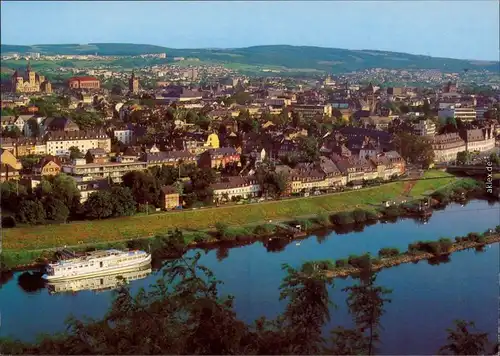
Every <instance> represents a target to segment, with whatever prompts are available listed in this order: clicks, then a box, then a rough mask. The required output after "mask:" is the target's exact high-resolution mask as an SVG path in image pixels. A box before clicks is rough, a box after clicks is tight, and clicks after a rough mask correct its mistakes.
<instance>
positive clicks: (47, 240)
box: [2, 171, 457, 251]
mask: <svg viewBox="0 0 500 356" xmlns="http://www.w3.org/2000/svg"><path fill="white" fill-rule="evenodd" d="M439 177H442V178H439ZM424 178H431V179H428V180H426V179H422V180H419V181H417V183H416V184H415V186H414V187H413V188H412V191H414V192H416V193H415V194H413V195H411V196H408V197H407V198H409V199H415V198H418V197H420V196H421V193H422V192H426V191H429V190H430V191H433V190H435V189H437V188H439V187H441V186H443V185H446V184H449V183H451V182H453V181H455V180H457V178H456V177H455V176H453V175H450V174H447V173H444V172H438V171H429V172H426V175H425V176H424ZM405 188H406V184H405V182H403V181H397V182H392V183H387V184H384V185H381V186H376V187H369V188H364V189H361V190H355V191H347V192H340V193H333V194H328V195H320V196H311V197H301V198H292V199H286V200H278V201H269V202H263V203H256V204H247V205H236V206H221V207H211V208H204V209H199V210H189V211H175V212H166V213H159V214H151V215H136V216H131V217H122V218H116V219H107V220H94V221H79V222H72V223H69V224H53V225H42V226H28V227H16V228H12V229H3V231H2V247H3V249H4V250H7V251H32V250H40V249H48V248H53V247H60V246H64V245H67V246H75V245H79V244H99V243H110V242H120V241H124V240H131V239H137V238H141V237H142V238H147V237H152V236H154V235H156V234H162V233H165V232H166V231H167V230H171V229H181V230H184V231H186V232H191V233H194V231H203V230H212V231H213V229H214V228H215V223H217V222H219V221H223V222H224V223H226V224H228V225H229V226H238V227H240V226H249V225H258V224H263V223H266V222H267V221H269V220H274V221H285V220H291V219H294V218H297V217H301V216H307V215H317V214H333V213H336V212H340V211H349V210H354V209H355V208H360V209H365V210H372V211H374V210H376V209H377V207H379V206H380V204H381V203H382V202H383V201H390V200H394V199H397V198H400V197H401V196H402V194H403V193H406V192H405Z"/></svg>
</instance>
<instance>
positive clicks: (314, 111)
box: [291, 104, 332, 119]
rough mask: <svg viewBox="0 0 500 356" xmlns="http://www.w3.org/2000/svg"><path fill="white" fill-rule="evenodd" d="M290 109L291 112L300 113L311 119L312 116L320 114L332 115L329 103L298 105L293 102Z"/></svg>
mask: <svg viewBox="0 0 500 356" xmlns="http://www.w3.org/2000/svg"><path fill="white" fill-rule="evenodd" d="M291 111H292V112H293V113H298V114H301V115H302V116H303V117H304V118H306V119H312V118H313V117H315V116H317V115H320V116H326V117H331V116H332V106H331V105H330V104H326V105H299V104H294V105H292V106H291Z"/></svg>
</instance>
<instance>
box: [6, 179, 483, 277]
mask: <svg viewBox="0 0 500 356" xmlns="http://www.w3.org/2000/svg"><path fill="white" fill-rule="evenodd" d="M472 183H473V182H469V181H467V180H460V181H457V182H456V183H455V184H454V185H456V187H455V189H456V190H457V191H459V192H462V191H464V189H465V191H469V192H474V191H475V190H476V191H477V186H476V185H475V184H472ZM448 186H449V185H448ZM448 186H447V188H446V189H447V193H446V195H445V197H446V198H447V199H448V200H447V203H449V202H451V201H453V200H454V199H455V198H461V197H462V195H461V193H460V194H458V195H457V194H455V193H453V192H454V190H453V189H448ZM464 187H466V188H464ZM450 199H451V200H450ZM436 203H438V204H439V203H440V202H439V201H437V202H436ZM418 206H419V205H418V203H416V202H413V203H411V202H407V203H405V204H402V205H395V206H390V207H384V208H382V207H380V206H379V207H373V206H370V208H369V209H362V208H356V209H354V210H347V211H341V212H337V213H334V214H330V213H327V212H323V213H320V214H308V215H304V216H300V217H297V218H294V219H283V220H273V221H272V223H271V222H268V221H266V222H265V223H253V224H247V225H243V226H231V225H228V224H226V223H215V229H210V230H199V231H192V230H178V232H180V234H176V237H175V239H174V238H173V237H172V236H174V234H172V232H173V231H175V229H173V230H172V229H170V230H167V229H164V230H163V231H162V232H161V233H157V234H155V235H154V236H146V237H140V238H125V239H123V238H122V239H121V240H115V241H109V242H89V243H84V244H76V245H67V247H68V248H70V249H72V250H74V251H76V252H85V251H89V250H94V249H108V248H118V249H127V248H128V249H143V250H148V249H151V251H152V252H153V256H155V255H157V256H161V258H164V257H165V256H170V255H179V254H182V253H183V252H185V251H186V250H187V249H189V248H205V249H210V248H217V247H219V246H222V245H224V246H229V247H231V246H241V245H247V244H251V243H254V242H256V241H262V242H263V243H264V244H265V245H266V244H268V243H270V242H276V240H283V241H282V242H280V243H279V244H285V245H286V243H289V242H290V241H291V240H292V239H293V238H294V236H291V235H293V233H292V232H291V231H290V228H293V227H295V226H296V225H300V226H301V229H302V231H303V232H307V233H308V234H310V233H312V232H314V231H317V230H321V229H323V230H324V229H333V230H335V231H344V230H346V229H347V230H349V229H352V228H353V226H360V225H361V226H362V225H369V224H374V223H376V222H377V221H378V220H382V221H393V222H395V221H397V219H398V218H405V217H419V211H418ZM287 227H288V229H287ZM171 240H175V241H171ZM173 245H175V247H172V246H173ZM62 246H64V245H63V244H58V245H52V246H51V247H49V248H39V249H32V250H29V249H4V250H3V253H2V265H3V268H7V269H9V268H10V269H25V268H33V267H38V266H39V265H41V264H44V263H46V262H47V261H53V260H54V259H55V255H54V253H55V252H56V251H57V249H58V248H61V247H62ZM159 258H160V257H159Z"/></svg>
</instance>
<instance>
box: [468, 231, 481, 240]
mask: <svg viewBox="0 0 500 356" xmlns="http://www.w3.org/2000/svg"><path fill="white" fill-rule="evenodd" d="M479 238H480V236H479V234H478V233H477V232H469V233H468V234H467V237H466V240H467V241H470V242H478V240H479Z"/></svg>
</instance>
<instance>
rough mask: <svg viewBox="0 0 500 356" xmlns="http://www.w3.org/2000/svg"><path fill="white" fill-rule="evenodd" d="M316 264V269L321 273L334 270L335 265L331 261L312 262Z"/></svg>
mask: <svg viewBox="0 0 500 356" xmlns="http://www.w3.org/2000/svg"><path fill="white" fill-rule="evenodd" d="M314 263H315V264H316V266H318V268H319V269H320V270H322V271H327V270H331V269H333V268H334V266H335V264H334V262H333V261H330V260H321V261H315V262H314Z"/></svg>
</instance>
